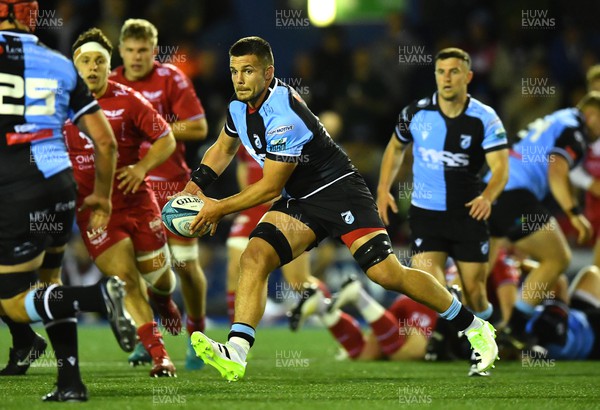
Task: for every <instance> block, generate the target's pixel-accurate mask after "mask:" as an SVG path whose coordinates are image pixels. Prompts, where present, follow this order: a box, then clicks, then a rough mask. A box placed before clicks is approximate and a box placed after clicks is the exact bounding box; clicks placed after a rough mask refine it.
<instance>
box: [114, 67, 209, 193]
mask: <svg viewBox="0 0 600 410" xmlns="http://www.w3.org/2000/svg"><path fill="white" fill-rule="evenodd" d="M110 79H111V80H113V81H116V82H119V83H121V84H125V85H127V86H129V87H131V88H133V89H134V90H136V91H139V92H141V93H142V95H143V96H144V97H146V99H147V100H148V101H150V103H151V104H152V106H153V107H154V108H155V109H156V110H157V111H158V112H159V113H160V115H162V116H163V117H164V118H165V120H166V121H167V122H168V123H169V124H173V123H174V122H177V121H188V120H195V119H198V118H203V117H204V108H203V107H202V103H201V102H200V100H199V99H198V96H196V92H195V91H194V87H193V86H192V84H191V82H190V80H189V79H188V78H187V77H186V75H185V74H183V72H181V70H179V69H178V68H177V67H175V66H174V65H171V64H162V63H159V62H158V61H155V62H154V67H153V68H152V70H151V71H150V73H149V74H148V75H147V76H146V77H144V78H142V79H141V80H138V81H129V80H127V79H126V78H125V75H124V67H123V66H119V67H117V68H115V69H114V70H113V72H112V73H111V74H110ZM148 149H149V145H148V144H144V145H143V146H142V156H143V155H146V152H148ZM190 173H191V171H190V168H189V167H188V166H187V163H186V162H185V144H184V143H183V142H181V141H177V147H176V148H175V152H173V154H172V155H171V156H170V157H169V159H168V160H167V161H165V162H164V163H163V164H161V165H160V166H158V167H156V168H155V169H153V170H152V171H150V173H149V174H148V176H149V178H150V179H153V180H157V181H181V180H188V179H189V178H190Z"/></svg>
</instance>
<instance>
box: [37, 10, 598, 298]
mask: <svg viewBox="0 0 600 410" xmlns="http://www.w3.org/2000/svg"><path fill="white" fill-rule="evenodd" d="M490 3H493V4H490ZM579 3H581V4H580V7H578V8H577V10H573V8H572V6H571V4H570V2H566V1H537V0H531V1H526V2H522V1H516V0H508V1H503V2H483V1H477V0H460V1H450V0H441V1H440V0H424V1H417V0H405V1H403V2H399V4H401V5H402V6H401V7H399V10H398V11H397V12H394V13H390V14H389V15H388V16H387V17H386V18H383V19H381V20H380V21H375V22H374V21H369V22H368V23H356V24H347V25H335V26H329V27H326V28H316V27H314V26H309V27H280V26H278V25H277V24H276V15H275V12H276V11H277V10H300V15H301V16H302V17H307V11H306V1H305V0H281V1H277V0H262V1H258V0H256V1H242V0H220V1H218V2H208V1H200V2H197V1H188V0H144V1H142V0H130V1H121V0H54V1H44V2H43V4H41V7H42V9H43V10H48V12H47V14H46V17H50V16H52V17H54V18H55V19H58V21H59V22H60V25H59V26H58V27H56V24H55V26H54V27H50V26H51V25H50V24H48V25H47V27H44V25H41V26H40V27H39V28H38V30H37V32H36V34H37V35H38V36H39V37H40V38H41V40H42V41H43V42H45V43H46V44H48V45H49V46H51V47H55V48H56V49H58V50H60V51H61V52H62V53H64V54H65V55H67V56H70V54H71V50H70V48H71V44H72V43H73V41H74V39H75V38H76V37H77V36H78V35H79V34H80V33H81V32H82V31H84V30H85V29H87V28H90V27H94V26H96V27H99V28H101V29H102V30H103V31H104V33H106V34H107V36H108V37H109V39H110V40H111V41H113V43H114V44H115V45H117V44H118V36H119V29H120V27H121V25H122V23H123V21H124V20H125V19H127V18H130V17H139V18H146V19H148V20H150V21H151V22H153V23H154V24H155V25H156V26H157V28H158V30H159V43H158V44H159V45H158V50H157V51H158V54H157V59H159V60H160V61H161V62H163V63H165V62H166V63H172V64H174V65H176V66H178V67H179V68H181V69H182V70H183V71H184V72H185V73H186V74H187V75H188V76H189V77H190V79H191V80H192V81H193V84H194V86H195V88H196V92H197V94H198V96H199V97H200V99H201V100H202V103H203V105H204V108H205V110H206V114H207V120H208V124H209V137H208V138H207V140H206V141H204V142H203V143H196V144H192V145H190V146H189V147H188V160H189V163H190V166H191V167H192V168H195V167H196V165H197V163H198V161H199V159H200V158H201V156H202V154H203V152H204V150H205V149H206V148H207V147H208V146H209V145H210V144H211V143H212V142H213V141H214V139H215V138H216V136H217V135H218V133H219V131H220V129H221V127H222V124H223V122H224V119H223V115H224V113H225V107H226V104H227V102H228V101H229V98H230V97H231V95H232V87H231V83H230V79H229V70H228V57H227V50H228V48H229V46H230V45H231V44H232V43H233V42H234V41H235V40H236V39H237V38H239V37H242V36H246V35H253V34H256V35H260V36H262V37H264V38H266V39H267V40H268V41H270V42H271V44H272V46H273V48H274V51H275V53H276V55H277V56H278V58H280V59H281V60H276V61H275V66H276V76H277V77H279V78H281V79H283V80H284V81H285V82H287V83H288V84H290V85H291V86H292V87H294V88H296V90H297V91H298V92H299V93H300V94H301V96H302V97H303V98H304V99H305V100H306V101H307V103H308V105H309V107H310V108H311V110H312V111H313V112H314V113H315V114H317V115H318V116H319V117H320V118H321V120H322V122H323V123H324V124H325V126H326V128H327V129H328V131H329V133H330V135H331V136H332V138H334V139H335V140H336V141H337V142H338V143H340V144H341V145H342V146H343V148H344V149H345V150H346V152H347V153H348V154H349V156H350V157H351V158H352V160H353V162H354V163H355V165H356V166H357V167H358V168H359V170H360V171H361V173H362V174H363V175H364V177H365V179H366V180H367V183H368V184H369V185H370V188H371V189H372V191H373V192H375V185H376V183H377V179H378V173H379V165H380V159H381V155H382V153H383V150H384V148H385V144H386V143H387V141H388V140H389V138H390V135H391V133H392V130H393V128H394V126H395V123H396V120H397V117H398V114H399V112H400V111H401V109H402V108H403V107H404V106H406V105H407V104H409V103H410V102H411V101H413V100H415V99H418V98H422V97H425V96H428V95H431V94H432V93H433V92H434V91H435V81H434V76H433V57H434V56H435V53H436V51H437V50H439V49H441V48H444V47H449V46H457V47H461V48H463V49H464V50H466V51H468V52H469V53H470V55H471V59H472V62H473V64H472V69H473V71H474V78H473V82H472V83H471V85H470V86H469V92H470V94H471V95H472V96H473V97H475V98H477V99H479V100H480V101H482V102H484V103H486V104H488V105H490V106H492V107H493V108H494V109H495V110H496V111H497V113H498V114H499V116H500V118H501V119H502V121H503V122H504V125H505V128H506V130H507V133H508V135H509V136H510V137H512V138H516V135H517V133H518V131H519V130H521V129H523V128H524V127H526V126H527V124H528V123H529V122H531V121H532V120H534V119H536V118H538V117H540V116H542V115H544V114H547V113H550V112H552V111H554V110H556V109H558V108H560V107H566V106H573V105H574V104H575V102H576V101H578V100H579V99H580V98H581V96H582V95H583V94H584V93H585V73H586V71H587V69H588V68H589V67H591V66H592V65H594V64H598V63H599V62H600V30H598V29H597V27H598V25H597V16H598V15H600V14H599V13H598V12H599V11H600V3H598V2H595V1H589V2H586V1H582V2H579ZM118 64H120V60H119V56H118V53H114V56H113V62H112V65H113V67H114V66H117V65H118ZM222 179H225V182H224V183H220V184H217V185H218V186H216V187H213V188H212V190H210V191H209V194H210V195H212V196H215V197H220V196H221V197H222V196H225V195H230V194H232V193H234V192H237V184H236V182H235V173H234V171H233V169H230V170H229V171H228V172H226V174H225V175H223V176H222ZM401 208H402V207H401ZM403 218H404V217H403V215H402V214H401V215H400V216H399V217H397V218H396V219H395V220H394V223H393V225H392V228H391V230H390V234H391V236H392V237H393V239H394V241H395V242H396V243H400V244H402V242H403V241H404V238H405V237H406V232H405V229H406V228H404V227H403V226H404V224H402V222H403ZM227 222H228V221H224V222H223V223H221V226H220V229H219V232H218V234H217V236H216V237H213V238H202V240H201V245H202V248H203V251H202V256H203V260H204V265H205V266H206V267H208V268H207V269H206V273H207V276H209V281H211V282H213V285H214V286H213V289H212V290H215V289H214V288H216V289H217V291H221V290H222V285H219V284H220V283H221V282H222V278H218V277H215V275H214V273H212V274H211V268H210V267H211V266H212V265H211V264H213V265H214V264H215V263H216V262H215V257H216V258H217V259H218V258H219V252H220V250H219V249H221V246H224V242H225V239H226V237H227V233H228V229H229V224H228V223H227ZM82 248H83V250H82V249H80V248H78V247H74V248H73V249H72V254H73V255H77V256H76V257H75V259H71V261H69V262H67V264H68V266H67V269H66V271H72V272H78V271H79V270H81V271H82V272H87V273H86V274H90V272H89V271H90V269H91V268H90V265H89V264H87V263H86V262H85V254H84V255H83V256H82V255H81V253H85V248H84V247H82ZM328 260H329V261H330V260H331V259H328ZM320 263H323V262H320ZM76 276H77V275H74V276H73V277H76ZM211 276H212V277H213V279H211ZM80 280H81V279H80ZM219 287H221V289H219ZM209 290H211V284H210V283H209Z"/></svg>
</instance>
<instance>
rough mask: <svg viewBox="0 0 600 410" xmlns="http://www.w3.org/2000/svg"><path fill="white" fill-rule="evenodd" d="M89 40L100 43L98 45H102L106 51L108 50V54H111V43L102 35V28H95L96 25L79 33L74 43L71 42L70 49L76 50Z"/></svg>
mask: <svg viewBox="0 0 600 410" xmlns="http://www.w3.org/2000/svg"><path fill="white" fill-rule="evenodd" d="M91 41H95V42H96V43H100V45H102V47H104V48H105V49H106V51H108V54H109V55H111V56H112V50H113V46H112V43H111V42H110V40H109V39H108V38H107V37H106V36H105V35H104V33H103V32H102V30H100V29H99V28H96V27H94V28H91V29H89V30H88V31H85V32H83V33H81V34H80V35H79V37H77V40H75V43H73V46H72V47H71V51H72V52H75V50H77V49H78V48H79V47H81V46H82V45H84V44H85V43H89V42H91Z"/></svg>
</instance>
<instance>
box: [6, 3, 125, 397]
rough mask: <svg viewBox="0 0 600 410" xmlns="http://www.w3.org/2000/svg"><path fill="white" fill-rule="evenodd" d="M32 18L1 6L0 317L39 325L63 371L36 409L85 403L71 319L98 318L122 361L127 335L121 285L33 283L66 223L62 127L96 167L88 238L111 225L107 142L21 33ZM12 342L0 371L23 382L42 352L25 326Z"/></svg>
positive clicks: (70, 212) (28, 9)
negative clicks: (77, 136)
mask: <svg viewBox="0 0 600 410" xmlns="http://www.w3.org/2000/svg"><path fill="white" fill-rule="evenodd" d="M37 13H38V3H37V2H36V1H23V0H22V1H17V0H0V49H1V50H2V53H0V78H1V80H0V82H2V83H3V86H2V89H3V90H2V93H3V95H2V97H3V101H2V104H0V133H1V134H2V138H0V163H1V164H2V167H1V168H0V194H1V195H0V198H1V199H0V314H2V315H4V316H5V317H7V319H8V321H9V325H10V324H11V323H12V324H16V323H29V322H38V321H42V322H43V323H44V325H45V328H46V332H47V333H48V337H49V338H50V342H51V343H52V347H53V348H54V352H55V355H56V359H57V363H62V365H59V366H57V367H58V377H57V381H56V388H55V390H54V391H52V392H51V393H48V394H47V395H46V396H44V397H43V400H45V401H86V400H87V399H88V392H87V388H86V387H85V385H84V384H83V381H82V379H81V374H80V371H79V358H78V349H77V319H76V316H75V315H76V313H77V311H90V312H99V313H102V314H105V315H107V317H108V319H109V321H110V323H111V326H112V329H113V332H114V333H115V335H116V337H117V339H118V341H119V344H120V346H121V348H122V349H123V350H125V351H131V350H132V349H133V344H134V340H135V328H134V325H133V323H132V322H131V320H130V319H129V317H128V315H127V312H126V311H125V309H124V306H123V295H124V291H123V282H121V281H120V280H119V279H117V278H115V277H110V278H105V279H103V280H101V281H100V282H99V283H98V284H96V285H94V286H89V287H68V286H61V285H59V284H51V285H48V284H44V283H40V282H39V281H38V273H39V272H40V271H41V270H45V271H47V272H48V271H50V272H55V273H56V274H60V266H61V264H62V259H63V253H64V249H65V245H66V243H67V241H68V239H69V236H70V233H71V227H72V226H73V219H74V216H75V199H76V186H75V181H74V179H73V171H72V170H71V163H70V161H69V157H68V155H67V150H66V147H65V142H64V139H63V136H62V134H61V129H62V126H63V123H64V122H65V120H66V119H67V117H70V118H71V120H72V121H73V122H74V123H76V124H78V125H79V126H80V127H81V129H82V130H85V131H86V132H87V133H88V134H89V135H90V138H91V140H92V141H93V146H94V149H93V151H92V152H91V154H90V155H91V156H92V157H93V158H94V159H95V161H96V162H97V164H98V166H97V168H96V170H95V172H94V173H93V175H92V180H91V181H90V189H89V191H88V192H87V196H85V197H84V198H82V200H81V201H80V205H81V206H82V208H85V209H86V211H87V212H89V213H90V218H89V228H91V229H101V228H102V227H103V226H105V225H106V224H107V223H108V222H109V218H110V215H111V203H110V197H111V190H112V180H113V175H114V173H115V160H116V153H115V148H116V141H115V137H114V135H113V133H112V131H111V129H110V127H109V125H108V124H107V121H106V118H105V117H104V115H103V114H102V111H100V107H99V106H98V103H97V102H96V101H95V100H94V98H93V97H92V95H91V94H90V92H89V90H88V88H87V87H86V85H85V83H84V82H83V80H82V79H81V77H79V76H78V75H77V71H76V70H75V68H74V67H73V64H72V63H71V62H70V61H69V60H67V59H66V58H64V57H63V56H61V55H60V54H59V53H57V52H55V51H53V50H50V49H49V48H47V47H46V46H44V45H43V44H41V43H40V42H39V40H38V38H37V37H36V36H34V35H33V34H31V33H30V32H31V31H33V30H34V29H35V24H36V17H37ZM84 228H88V227H87V226H86V227H84ZM13 330H14V329H13V328H12V327H11V332H13ZM13 335H19V336H21V337H20V338H15V339H14V340H13V346H14V347H13V349H11V352H10V359H9V366H8V367H7V369H14V370H15V372H13V373H12V374H23V373H25V371H27V368H28V367H29V364H30V363H31V362H32V361H33V360H35V358H37V357H39V356H40V355H41V354H42V353H43V352H44V350H45V348H46V342H45V341H44V339H43V338H41V337H40V336H39V335H36V334H35V333H34V332H33V331H32V330H31V328H29V327H28V326H18V327H17V329H16V331H15V332H13ZM13 362H14V364H15V367H14V368H13V367H12V366H11V363H13ZM3 374H7V373H6V372H3ZM9 374H10V373H9Z"/></svg>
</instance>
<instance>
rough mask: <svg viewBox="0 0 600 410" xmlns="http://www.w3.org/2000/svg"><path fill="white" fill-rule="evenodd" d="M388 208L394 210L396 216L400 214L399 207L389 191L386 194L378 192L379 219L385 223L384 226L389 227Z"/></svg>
mask: <svg viewBox="0 0 600 410" xmlns="http://www.w3.org/2000/svg"><path fill="white" fill-rule="evenodd" d="M388 208H390V209H391V210H392V212H394V213H395V214H397V213H398V205H397V204H396V200H395V199H394V197H393V196H392V194H391V193H390V192H389V191H386V192H381V191H378V192H377V211H378V212H379V217H380V218H381V220H382V221H383V223H384V224H386V225H389V224H390V220H389V218H388Z"/></svg>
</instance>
